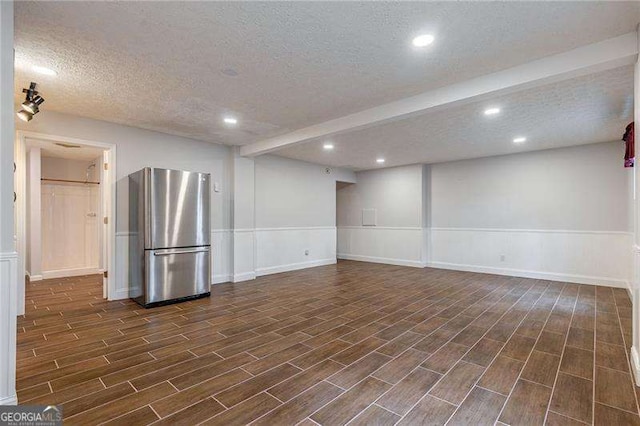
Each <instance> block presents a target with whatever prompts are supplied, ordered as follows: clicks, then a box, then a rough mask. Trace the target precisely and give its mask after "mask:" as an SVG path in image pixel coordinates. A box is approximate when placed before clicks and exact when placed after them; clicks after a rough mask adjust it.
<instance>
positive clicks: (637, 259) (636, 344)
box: [631, 32, 640, 386]
mask: <svg viewBox="0 0 640 426" xmlns="http://www.w3.org/2000/svg"><path fill="white" fill-rule="evenodd" d="M638 47H640V32H639V33H638ZM633 101H634V123H635V128H634V133H635V134H636V135H637V134H640V133H638V132H639V131H640V56H639V57H638V58H637V60H636V63H635V65H634V74H633ZM638 154H639V153H638V151H636V159H638V158H639V157H640V155H638ZM638 167H639V165H638V163H637V162H636V167H634V168H633V169H632V170H633V171H632V174H633V176H632V179H633V180H632V182H633V185H632V187H633V189H632V195H633V197H632V198H631V199H632V200H633V201H632V203H633V206H632V209H631V217H632V220H633V226H632V229H633V245H632V250H631V251H632V256H633V278H632V280H631V282H632V283H631V302H632V304H633V309H632V311H633V322H632V331H633V337H632V340H633V346H632V347H631V371H633V376H634V378H635V381H636V386H640V309H639V308H638V303H639V302H640V197H638V185H640V173H638V172H637V168H638Z"/></svg>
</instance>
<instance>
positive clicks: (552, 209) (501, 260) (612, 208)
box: [337, 142, 632, 287]
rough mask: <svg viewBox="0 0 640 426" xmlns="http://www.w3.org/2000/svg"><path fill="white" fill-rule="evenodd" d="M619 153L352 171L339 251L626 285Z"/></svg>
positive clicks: (606, 147)
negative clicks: (372, 212) (366, 215)
mask: <svg viewBox="0 0 640 426" xmlns="http://www.w3.org/2000/svg"><path fill="white" fill-rule="evenodd" d="M623 155H624V147H623V144H622V143H621V142H610V143H602V144H594V145H584V146H578V147H572V148H563V149H556V150H547V151H537V152H531V153H522V154H514V155H507V156H500V157H490V158H481V159H475V160H466V161H458V162H450V163H441V164H433V165H428V166H421V165H414V166H405V167H396V168H389V169H380V170H370V171H365V172H358V173H357V184H355V185H351V186H346V187H344V188H342V189H340V190H339V191H338V206H337V210H338V257H339V258H344V259H354V260H364V261H371V262H381V263H389V264H397V265H407V266H417V267H421V266H426V265H430V266H433V267H438V268H449V269H458V270H469V271H478V272H488V273H497V274H506V275H516V276H525V277H539V278H545V279H552V280H562V281H573V282H579V283H591V284H603V285H613V286H619V287H626V286H627V285H628V283H629V282H630V279H631V255H630V250H629V247H630V246H631V243H632V239H631V231H632V217H630V213H629V212H630V211H631V209H630V200H629V198H630V197H629V194H630V193H631V190H632V188H630V183H631V179H630V176H629V175H630V173H632V172H631V171H630V170H629V169H625V168H624V167H623V162H622V158H623ZM369 208H375V209H376V210H377V224H376V226H362V209H369Z"/></svg>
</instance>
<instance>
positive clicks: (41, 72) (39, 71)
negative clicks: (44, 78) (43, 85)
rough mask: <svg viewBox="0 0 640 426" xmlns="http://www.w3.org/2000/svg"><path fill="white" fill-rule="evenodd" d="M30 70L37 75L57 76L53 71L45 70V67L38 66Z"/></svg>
mask: <svg viewBox="0 0 640 426" xmlns="http://www.w3.org/2000/svg"><path fill="white" fill-rule="evenodd" d="M32 69H33V70H34V71H35V72H37V73H38V74H43V75H58V73H57V72H55V71H54V70H52V69H51V68H47V67H39V66H37V65H36V66H34V67H32Z"/></svg>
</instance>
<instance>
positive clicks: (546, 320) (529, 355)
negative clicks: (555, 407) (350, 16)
mask: <svg viewBox="0 0 640 426" xmlns="http://www.w3.org/2000/svg"><path fill="white" fill-rule="evenodd" d="M566 285H567V284H566V283H565V284H564V285H563V286H562V288H561V289H560V291H559V292H558V295H557V296H556V297H555V300H554V302H553V306H552V307H551V309H549V313H548V314H547V317H546V319H545V320H544V325H543V326H542V329H541V330H540V333H538V337H537V338H536V341H535V343H534V344H533V346H532V347H531V352H529V354H528V355H527V359H526V360H525V361H524V363H523V364H522V369H521V370H520V372H519V373H518V377H517V378H516V380H515V382H514V383H513V385H511V390H510V391H509V395H507V399H505V401H504V404H503V405H502V408H501V409H500V412H499V413H498V416H497V417H496V422H497V421H499V420H500V417H501V416H502V413H504V409H505V408H506V406H507V404H508V403H509V399H511V396H512V395H513V391H514V390H515V388H516V386H517V385H518V380H520V378H521V377H522V373H523V372H524V369H525V367H526V366H527V363H528V362H529V359H530V358H531V354H532V353H533V351H534V350H535V347H536V345H537V344H538V342H539V341H540V336H542V333H543V332H544V328H545V327H546V326H547V324H548V323H549V318H551V314H552V313H553V310H554V309H555V307H556V306H557V304H558V301H559V300H560V296H562V290H564V288H565V287H566ZM550 287H551V285H550V284H549V285H548V286H547V289H548V288H550ZM545 292H546V290H545ZM543 294H544V293H543ZM540 297H542V295H541V296H540ZM576 300H577V296H576ZM534 306H535V305H534ZM569 326H571V322H570V323H569ZM560 361H562V357H560ZM558 370H560V364H558ZM551 394H552V395H553V389H551ZM547 408H548V407H547ZM545 419H546V410H545Z"/></svg>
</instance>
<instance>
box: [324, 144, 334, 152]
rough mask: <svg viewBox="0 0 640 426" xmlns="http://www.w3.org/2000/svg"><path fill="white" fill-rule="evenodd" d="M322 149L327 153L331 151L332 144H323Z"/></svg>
mask: <svg viewBox="0 0 640 426" xmlns="http://www.w3.org/2000/svg"><path fill="white" fill-rule="evenodd" d="M322 148H324V149H325V150H327V151H331V150H332V149H333V144H332V143H325V144H324V145H322Z"/></svg>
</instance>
